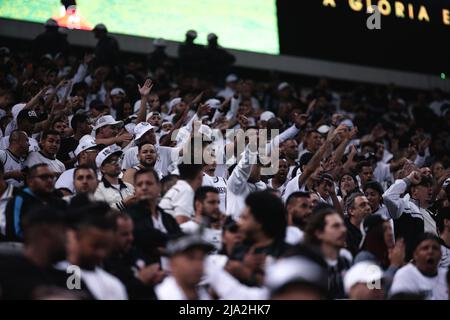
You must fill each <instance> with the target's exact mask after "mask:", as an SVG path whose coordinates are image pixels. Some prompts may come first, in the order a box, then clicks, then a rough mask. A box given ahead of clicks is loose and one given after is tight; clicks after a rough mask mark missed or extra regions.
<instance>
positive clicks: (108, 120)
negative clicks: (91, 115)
mask: <svg viewBox="0 0 450 320" xmlns="http://www.w3.org/2000/svg"><path fill="white" fill-rule="evenodd" d="M116 125H120V126H122V125H123V121H116V120H115V119H114V118H113V116H110V115H106V116H103V117H100V118H98V120H97V122H96V123H95V126H94V130H97V129H100V128H101V127H104V126H116Z"/></svg>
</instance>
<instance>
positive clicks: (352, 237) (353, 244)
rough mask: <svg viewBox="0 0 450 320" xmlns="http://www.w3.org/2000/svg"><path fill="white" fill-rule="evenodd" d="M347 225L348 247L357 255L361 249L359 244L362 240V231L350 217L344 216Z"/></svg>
mask: <svg viewBox="0 0 450 320" xmlns="http://www.w3.org/2000/svg"><path fill="white" fill-rule="evenodd" d="M344 222H345V226H346V227H347V249H348V250H349V251H350V252H351V253H352V255H353V256H355V255H356V254H357V253H358V251H359V245H360V243H361V240H362V233H361V230H360V229H359V228H357V227H356V226H355V225H353V224H352V223H351V222H350V218H349V217H348V216H346V217H345V218H344Z"/></svg>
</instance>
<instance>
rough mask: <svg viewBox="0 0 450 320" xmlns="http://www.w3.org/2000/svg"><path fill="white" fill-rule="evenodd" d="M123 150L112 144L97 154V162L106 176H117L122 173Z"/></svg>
mask: <svg viewBox="0 0 450 320" xmlns="http://www.w3.org/2000/svg"><path fill="white" fill-rule="evenodd" d="M122 157H123V152H122V151H121V149H120V148H119V147H117V146H116V147H114V146H110V147H107V148H105V149H103V150H102V151H100V152H99V153H98V154H97V157H96V158H95V163H96V165H97V168H100V171H101V173H102V174H103V175H104V176H107V177H111V178H117V177H118V176H119V175H120V173H121V171H122V170H121V166H122Z"/></svg>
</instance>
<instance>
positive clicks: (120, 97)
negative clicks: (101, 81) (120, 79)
mask: <svg viewBox="0 0 450 320" xmlns="http://www.w3.org/2000/svg"><path fill="white" fill-rule="evenodd" d="M110 95H111V103H112V105H113V106H120V105H123V102H124V100H125V97H126V93H125V91H124V90H123V89H122V88H114V89H112V90H111V93H110Z"/></svg>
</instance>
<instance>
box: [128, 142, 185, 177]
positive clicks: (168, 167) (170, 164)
mask: <svg viewBox="0 0 450 320" xmlns="http://www.w3.org/2000/svg"><path fill="white" fill-rule="evenodd" d="M179 152H180V150H179V149H178V148H170V147H161V146H156V153H157V154H158V158H157V160H156V163H155V166H154V168H155V170H156V171H157V172H161V174H162V175H163V176H167V175H168V174H171V173H172V172H173V171H174V170H175V169H176V168H177V166H176V161H177V160H178V158H179ZM138 153H139V151H138V147H131V148H129V149H128V150H126V151H125V154H124V158H123V162H122V170H126V169H129V168H132V167H134V166H137V165H138V164H139V159H138Z"/></svg>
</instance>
